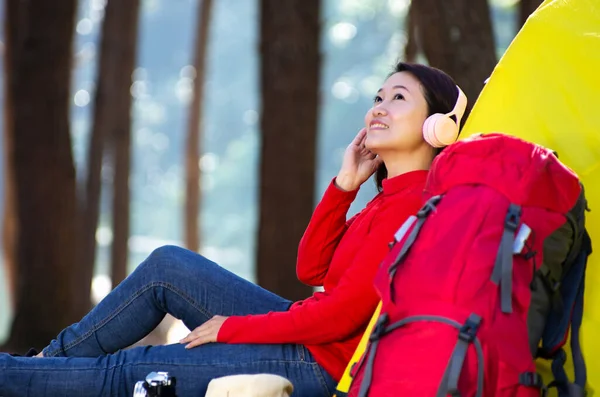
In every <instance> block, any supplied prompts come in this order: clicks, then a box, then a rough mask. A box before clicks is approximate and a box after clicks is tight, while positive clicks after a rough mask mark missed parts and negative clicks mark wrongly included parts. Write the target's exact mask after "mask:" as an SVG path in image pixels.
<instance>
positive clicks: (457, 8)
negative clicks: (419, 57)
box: [409, 0, 496, 105]
mask: <svg viewBox="0 0 600 397" xmlns="http://www.w3.org/2000/svg"><path fill="white" fill-rule="evenodd" d="M410 7H411V10H409V14H410V13H412V15H413V17H414V21H413V23H414V24H415V32H416V34H417V39H418V43H419V44H420V46H421V50H422V51H423V54H424V55H425V57H426V58H427V60H428V62H429V64H430V65H431V66H434V67H437V68H440V69H442V70H443V71H445V72H446V73H448V74H449V75H450V76H452V77H453V78H454V80H455V81H456V83H457V84H458V85H459V86H460V87H461V88H462V90H463V91H464V93H465V94H466V95H467V97H468V98H469V104H470V105H472V104H474V103H475V100H476V99H477V97H478V96H479V92H480V91H481V89H482V88H483V84H484V81H485V79H487V78H488V77H489V76H490V74H491V73H492V70H493V69H494V67H495V66H496V47H495V43H494V33H493V31H492V21H491V17H490V9H489V6H488V2H487V0H418V1H416V0H415V1H412V2H411V5H410Z"/></svg>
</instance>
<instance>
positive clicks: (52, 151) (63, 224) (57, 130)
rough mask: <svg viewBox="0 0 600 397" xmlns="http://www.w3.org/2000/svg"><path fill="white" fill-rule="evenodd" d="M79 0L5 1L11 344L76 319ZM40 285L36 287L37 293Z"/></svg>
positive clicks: (41, 337)
mask: <svg viewBox="0 0 600 397" xmlns="http://www.w3.org/2000/svg"><path fill="white" fill-rule="evenodd" d="M76 3H77V1H76V0H55V1H52V2H49V1H46V0H30V1H28V2H23V1H20V0H6V1H5V5H6V14H5V15H7V16H10V17H9V18H7V20H6V21H7V25H8V26H7V30H8V32H9V34H8V35H7V36H8V37H9V40H8V44H9V45H10V46H11V48H10V49H9V51H10V57H9V59H8V61H9V63H10V65H9V68H8V72H9V76H8V79H7V82H6V83H7V84H8V89H7V93H8V97H9V101H10V103H11V108H10V110H11V114H10V115H9V117H10V120H11V123H10V128H9V129H8V130H7V131H6V133H7V134H9V142H11V143H12V144H11V146H10V147H9V150H10V155H9V160H10V161H11V163H12V169H13V170H14V188H15V190H14V194H15V195H14V208H15V213H16V218H17V222H18V226H17V235H16V246H15V259H16V267H15V268H16V270H17V274H16V278H17V280H18V288H17V299H16V302H17V306H16V316H15V318H14V321H13V324H12V329H11V335H10V338H9V340H8V342H7V344H6V346H7V347H9V348H11V349H17V350H23V349H26V348H27V347H29V346H31V345H33V346H38V347H41V346H43V345H44V344H45V343H47V342H48V341H49V340H50V339H51V338H52V337H54V336H55V335H56V333H57V332H58V331H60V329H61V328H62V327H63V326H65V325H66V324H69V323H72V322H73V321H76V315H75V313H74V312H73V310H72V309H71V305H70V301H71V299H72V298H73V296H72V293H73V291H74V290H75V288H74V284H75V283H76V281H77V280H76V277H75V276H76V275H75V274H73V272H72V268H73V267H74V265H75V250H74V249H73V244H74V242H75V241H76V240H75V237H76V230H75V229H76V227H75V218H76V199H75V167H74V164H73V156H72V149H71V137H70V131H69V99H70V80H71V79H70V77H71V60H72V41H73V27H74V20H75V11H76ZM33 291H35V293H32V292H33Z"/></svg>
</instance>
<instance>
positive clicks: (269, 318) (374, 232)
mask: <svg viewBox="0 0 600 397" xmlns="http://www.w3.org/2000/svg"><path fill="white" fill-rule="evenodd" d="M397 212H398V213H399V212H401V213H403V214H404V213H405V211H397ZM398 213H396V214H391V213H388V214H380V216H378V218H379V221H377V220H374V223H373V225H372V228H371V232H370V234H369V235H368V236H367V238H366V239H365V240H364V241H362V242H361V245H362V247H361V249H360V250H359V251H358V253H357V254H356V256H355V257H354V259H353V261H352V263H351V265H350V266H349V267H348V269H347V270H346V271H345V273H344V275H343V276H342V278H341V279H340V281H339V284H338V285H337V286H336V287H335V288H334V289H333V290H332V291H331V293H330V294H323V295H322V296H320V299H308V300H307V301H304V302H303V303H302V304H301V305H300V306H297V307H294V308H292V309H291V310H289V311H287V312H270V313H268V314H263V315H250V316H234V317H229V318H228V319H227V320H226V321H225V322H224V323H223V326H222V327H221V329H220V331H219V334H218V337H217V339H218V341H219V342H226V343H302V344H323V343H329V342H333V341H340V340H344V339H346V338H347V337H349V336H351V335H353V334H354V333H356V332H357V331H359V330H360V329H361V328H362V327H364V325H365V322H366V321H368V319H369V318H370V317H371V315H372V314H373V312H374V311H375V308H376V306H377V303H378V301H379V297H378V295H377V292H376V290H375V288H374V286H373V279H374V277H375V274H376V273H377V270H378V268H379V264H380V263H381V261H382V260H383V258H384V257H385V255H386V254H387V253H388V252H389V247H388V243H389V242H390V241H391V240H392V239H393V234H394V233H395V232H396V230H397V229H398V228H399V227H400V226H401V224H402V222H403V221H404V220H405V219H406V217H408V214H405V215H406V216H402V215H399V214H398ZM386 215H387V217H386ZM386 218H387V219H386ZM376 223H378V224H376Z"/></svg>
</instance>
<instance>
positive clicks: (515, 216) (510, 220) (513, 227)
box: [504, 204, 521, 232]
mask: <svg viewBox="0 0 600 397" xmlns="http://www.w3.org/2000/svg"><path fill="white" fill-rule="evenodd" d="M520 220H521V207H519V206H518V205H516V204H511V205H510V206H509V207H508V211H507V213H506V218H505V219H504V227H505V228H506V229H507V230H509V231H511V232H516V231H517V227H518V226H519V221H520Z"/></svg>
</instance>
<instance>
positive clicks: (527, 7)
mask: <svg viewBox="0 0 600 397" xmlns="http://www.w3.org/2000/svg"><path fill="white" fill-rule="evenodd" d="M543 1H544V0H521V1H519V23H518V25H517V31H519V30H520V29H521V28H522V27H523V25H525V22H526V21H527V18H529V16H530V15H531V14H533V12H534V11H535V10H537V8H538V7H539V6H540V4H542V2H543Z"/></svg>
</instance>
